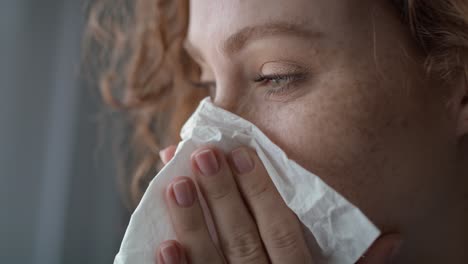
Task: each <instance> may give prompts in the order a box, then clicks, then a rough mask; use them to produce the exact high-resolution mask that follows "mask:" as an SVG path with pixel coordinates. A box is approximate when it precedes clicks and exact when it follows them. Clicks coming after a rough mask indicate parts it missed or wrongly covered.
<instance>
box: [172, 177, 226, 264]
mask: <svg viewBox="0 0 468 264" xmlns="http://www.w3.org/2000/svg"><path fill="white" fill-rule="evenodd" d="M166 203H167V205H168V208H169V213H170V215H171V220H172V224H173V226H174V230H175V232H176V234H177V239H178V241H179V242H180V244H181V245H182V246H183V248H184V249H185V253H186V254H187V258H188V261H189V262H190V263H191V264H202V263H203V264H205V263H207V264H211V263H221V261H222V258H221V256H220V255H219V254H218V251H217V250H216V247H215V245H214V243H213V242H212V240H211V237H210V234H209V231H208V228H207V226H206V224H205V219H204V216H203V211H202V209H201V206H200V203H199V200H198V197H197V193H196V189H195V185H194V183H193V182H192V180H191V179H190V178H188V177H176V178H175V179H174V181H173V182H172V183H171V184H170V185H169V186H168V188H167V192H166Z"/></svg>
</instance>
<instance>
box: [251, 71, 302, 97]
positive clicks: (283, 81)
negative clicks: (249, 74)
mask: <svg viewBox="0 0 468 264" xmlns="http://www.w3.org/2000/svg"><path fill="white" fill-rule="evenodd" d="M304 79H305V74H303V73H295V74H270V75H262V74H260V75H258V76H257V78H256V79H255V80H254V81H255V82H256V83H259V84H260V85H261V86H268V87H270V89H268V90H267V92H266V95H267V96H271V95H281V94H284V93H286V92H289V90H291V89H292V88H294V87H295V86H296V84H298V82H299V81H302V80H304Z"/></svg>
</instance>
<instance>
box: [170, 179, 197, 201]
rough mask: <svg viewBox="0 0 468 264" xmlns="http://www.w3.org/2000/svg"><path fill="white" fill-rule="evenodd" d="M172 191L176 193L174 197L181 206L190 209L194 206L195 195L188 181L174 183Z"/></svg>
mask: <svg viewBox="0 0 468 264" xmlns="http://www.w3.org/2000/svg"><path fill="white" fill-rule="evenodd" d="M172 190H173V191H174V196H175V199H176V202H177V204H178V205H179V206H182V207H190V206H192V205H193V202H194V200H195V195H194V193H193V191H192V188H191V186H190V183H189V182H188V181H187V180H181V181H178V182H175V183H173V184H172Z"/></svg>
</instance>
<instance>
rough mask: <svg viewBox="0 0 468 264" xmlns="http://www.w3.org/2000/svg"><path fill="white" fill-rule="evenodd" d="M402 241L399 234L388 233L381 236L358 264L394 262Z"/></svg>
mask: <svg viewBox="0 0 468 264" xmlns="http://www.w3.org/2000/svg"><path fill="white" fill-rule="evenodd" d="M401 243H402V238H401V236H400V235H398V234H388V235H382V236H381V237H379V238H378V239H377V240H376V241H375V242H374V244H372V246H371V247H370V248H369V249H368V250H367V252H366V253H365V254H364V255H363V256H362V257H361V259H360V260H359V261H358V264H390V263H394V259H395V257H396V256H397V255H398V253H399V250H400V247H401Z"/></svg>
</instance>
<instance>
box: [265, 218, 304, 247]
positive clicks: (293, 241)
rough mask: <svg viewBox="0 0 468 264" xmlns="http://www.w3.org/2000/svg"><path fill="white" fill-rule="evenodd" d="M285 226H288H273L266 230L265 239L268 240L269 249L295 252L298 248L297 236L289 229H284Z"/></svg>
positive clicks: (284, 224) (283, 224) (285, 224)
mask: <svg viewBox="0 0 468 264" xmlns="http://www.w3.org/2000/svg"><path fill="white" fill-rule="evenodd" d="M285 226H288V224H287V223H282V224H280V225H274V226H272V227H270V228H269V230H267V232H268V234H267V237H268V238H269V246H270V247H271V248H273V249H282V250H285V249H287V250H295V249H297V248H299V244H300V243H299V237H298V235H297V234H296V233H295V232H293V231H292V230H290V229H289V228H285Z"/></svg>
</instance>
